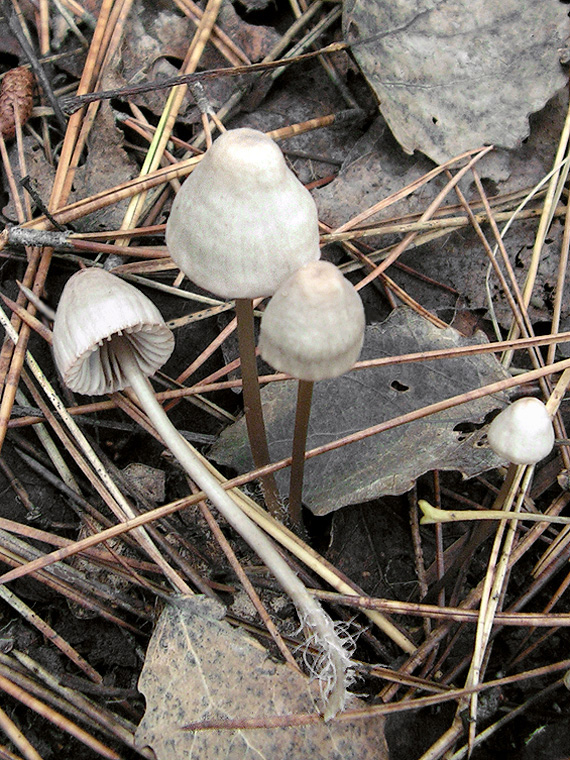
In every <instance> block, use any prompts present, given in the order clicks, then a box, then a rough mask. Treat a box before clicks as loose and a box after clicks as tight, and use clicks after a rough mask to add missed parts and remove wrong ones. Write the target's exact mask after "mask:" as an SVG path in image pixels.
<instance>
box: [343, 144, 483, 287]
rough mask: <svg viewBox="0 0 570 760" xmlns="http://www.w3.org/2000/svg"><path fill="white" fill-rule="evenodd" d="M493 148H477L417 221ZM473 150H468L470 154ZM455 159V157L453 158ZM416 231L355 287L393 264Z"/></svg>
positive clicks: (436, 207)
mask: <svg viewBox="0 0 570 760" xmlns="http://www.w3.org/2000/svg"><path fill="white" fill-rule="evenodd" d="M492 149H493V146H492V145H490V146H488V147H487V148H482V149H481V150H479V151H478V152H477V153H476V154H475V155H474V156H473V158H471V160H470V161H469V162H468V163H467V164H466V165H465V166H464V167H463V168H462V169H459V170H458V171H457V173H456V174H455V176H454V178H453V179H452V180H451V181H449V182H448V183H447V184H446V185H445V187H444V188H443V189H442V190H441V191H440V192H439V193H438V194H437V195H436V197H435V198H434V200H433V201H432V202H431V203H430V205H429V206H428V207H427V209H426V210H425V211H424V213H423V214H422V215H421V217H420V219H419V221H420V222H425V221H427V220H428V219H430V218H431V217H432V216H433V214H434V213H435V211H436V210H437V209H438V208H439V206H441V204H442V203H443V200H444V199H445V197H446V196H447V194H448V193H449V192H450V191H451V190H453V188H454V187H455V186H456V185H457V184H458V182H459V181H460V179H461V178H462V177H463V176H464V175H465V174H467V172H468V171H470V169H471V168H472V167H473V166H474V165H475V164H476V163H477V162H478V161H480V160H481V159H482V158H483V156H485V155H487V153H489V151H491V150H492ZM472 152H473V151H470V154H471V153H472ZM455 160H457V158H456V159H455ZM438 168H439V169H441V170H443V168H442V167H438ZM417 234H418V233H417V232H410V233H409V235H406V237H405V238H404V239H403V240H402V241H401V242H400V243H398V245H397V246H396V247H395V248H394V249H393V251H392V252H391V253H390V254H389V255H388V256H387V257H386V258H385V259H384V261H382V262H381V263H380V264H378V266H377V267H376V268H375V269H373V270H372V272H370V273H369V274H367V275H366V277H364V278H363V279H362V280H361V281H360V282H359V283H358V285H356V289H357V290H360V289H361V288H363V287H364V286H365V285H368V283H369V282H372V280H374V279H375V278H376V277H378V276H379V275H380V274H382V272H384V270H386V269H387V268H388V267H389V266H390V264H393V263H394V261H396V259H397V258H398V257H399V256H400V255H401V254H402V253H403V252H404V251H405V250H406V248H407V247H408V245H409V244H410V243H411V242H412V241H413V240H414V238H415V237H416V236H417Z"/></svg>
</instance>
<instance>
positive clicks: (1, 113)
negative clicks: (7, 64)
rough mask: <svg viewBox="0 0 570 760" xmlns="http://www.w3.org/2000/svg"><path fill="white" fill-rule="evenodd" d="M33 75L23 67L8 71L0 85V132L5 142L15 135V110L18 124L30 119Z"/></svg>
mask: <svg viewBox="0 0 570 760" xmlns="http://www.w3.org/2000/svg"><path fill="white" fill-rule="evenodd" d="M33 92H34V75H33V74H32V72H31V71H30V70H29V69H27V68H25V67H24V66H18V68H16V69H10V71H7V72H6V74H5V75H4V78H3V79H2V82H1V84H0V132H2V136H3V137H4V139H5V140H9V139H11V138H12V137H14V135H15V134H16V108H17V109H18V115H19V120H20V124H22V125H23V124H25V123H26V121H27V120H28V119H29V118H30V114H31V113H32V106H33Z"/></svg>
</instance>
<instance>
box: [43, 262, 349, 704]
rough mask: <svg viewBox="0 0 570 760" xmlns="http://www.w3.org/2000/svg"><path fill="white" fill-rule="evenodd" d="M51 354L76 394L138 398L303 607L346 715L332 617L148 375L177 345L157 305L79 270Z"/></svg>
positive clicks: (341, 652)
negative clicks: (181, 427)
mask: <svg viewBox="0 0 570 760" xmlns="http://www.w3.org/2000/svg"><path fill="white" fill-rule="evenodd" d="M53 348H54V356H55V360H56V364H57V367H58V369H59V371H60V373H61V375H62V377H63V380H64V382H65V383H66V385H68V387H69V388H70V389H71V390H72V391H75V392H77V393H83V394H89V395H91V394H93V395H99V394H103V393H112V392H114V391H119V390H122V389H124V388H126V387H130V388H132V390H133V391H134V392H135V394H136V396H137V398H138V400H139V403H140V405H141V407H142V408H143V409H144V411H145V412H146V414H147V415H148V417H149V419H150V420H151V422H152V424H153V425H154V427H155V428H156V430H157V432H158V433H159V435H160V436H161V438H162V440H163V441H164V443H165V444H166V446H167V447H168V448H169V449H170V451H171V452H172V454H173V455H174V456H175V457H176V459H177V460H178V462H179V463H180V464H181V466H182V467H183V468H184V470H185V471H186V472H187V473H188V475H189V476H190V477H191V478H192V480H193V481H194V482H195V483H196V485H197V486H198V487H199V488H200V489H201V490H203V491H204V492H205V493H206V495H207V496H208V498H209V499H210V500H211V501H212V503H213V504H214V505H215V506H216V507H217V509H218V510H219V511H220V512H221V514H222V515H223V516H224V517H225V518H226V520H227V521H228V522H229V523H230V525H231V526H232V527H233V528H234V529H235V530H236V531H237V532H238V533H239V534H240V535H241V536H242V538H243V539H244V540H245V541H247V543H248V544H249V545H250V546H251V548H252V549H253V550H254V551H255V552H256V553H257V554H258V556H259V557H260V558H261V559H262V560H263V562H264V563H265V564H266V565H267V567H268V568H269V569H270V570H271V572H272V573H273V574H274V575H275V577H276V578H277V580H278V581H279V583H280V584H281V585H282V587H283V589H284V590H285V591H286V592H287V594H289V596H290V597H291V599H292V600H293V602H294V603H295V606H296V607H297V610H298V613H299V617H300V619H301V622H302V624H303V626H304V627H306V628H307V629H308V630H309V631H310V634H311V643H312V644H313V645H315V646H316V647H317V648H318V649H319V651H320V654H321V655H322V661H323V666H322V667H323V670H326V672H325V673H324V674H323V673H321V674H317V675H318V676H319V677H323V678H329V677H330V683H331V689H330V692H329V694H328V696H327V699H326V706H325V717H326V718H330V717H332V716H333V715H334V714H336V713H337V712H338V711H339V710H341V709H342V707H343V705H344V700H345V696H346V685H347V681H348V677H349V676H348V673H349V656H348V654H347V653H346V651H345V649H344V647H343V643H342V641H341V639H340V637H339V636H338V634H337V632H336V630H335V627H334V624H333V622H332V620H331V619H330V617H329V616H328V615H327V614H326V613H325V612H324V610H323V609H322V607H321V606H320V604H319V603H318V601H317V600H316V599H315V598H314V597H313V596H311V595H310V594H309V592H308V591H307V589H306V588H305V586H304V585H303V583H302V582H301V581H300V580H299V579H298V577H297V576H296V575H295V573H294V572H293V571H292V570H291V568H290V567H289V565H288V564H287V563H286V562H285V560H284V559H283V558H282V557H281V555H280V554H279V552H278V551H277V549H276V547H275V546H274V544H273V542H272V541H271V540H270V539H269V538H268V537H267V536H266V535H265V533H263V532H262V531H261V530H260V529H259V528H258V527H257V525H255V523H253V522H252V521H251V520H250V519H249V517H247V516H246V515H245V514H244V513H243V512H242V511H241V509H240V508H239V506H238V505H237V504H236V502H235V501H234V500H233V499H232V498H231V496H230V495H229V494H228V493H227V492H226V491H225V490H224V489H223V488H222V486H221V485H220V483H219V482H218V481H217V480H216V478H215V477H214V476H213V475H212V473H211V472H209V471H208V469H207V468H206V467H205V466H204V464H203V463H202V462H201V461H200V459H199V458H198V455H197V454H196V452H195V451H194V449H193V448H192V446H191V445H190V444H189V443H188V442H187V441H186V440H185V439H184V438H183V437H182V436H181V435H180V433H179V432H178V431H177V430H176V428H175V427H174V425H173V424H172V423H171V422H170V420H169V419H168V417H167V415H166V413H165V411H164V409H163V408H162V406H161V405H160V404H159V403H158V401H157V400H156V397H155V395H154V391H153V389H152V386H151V385H150V382H149V380H148V375H150V374H153V373H154V372H156V371H157V370H158V369H159V367H160V366H161V365H162V364H163V363H164V362H165V361H166V360H167V359H168V357H169V356H170V354H171V352H172V350H173V348H174V338H173V335H172V333H171V331H170V330H169V328H168V327H167V326H166V325H165V323H164V321H163V319H162V317H161V315H160V312H159V311H158V309H157V308H156V307H155V306H154V304H153V303H152V302H151V301H150V300H149V299H148V298H147V297H146V296H145V295H143V294H142V293H141V292H140V291H138V290H137V289H136V288H134V287H133V286H132V285H130V284H129V283H126V282H124V281H123V280H121V279H119V278H118V277H116V276H115V275H112V274H110V273H109V272H106V271H105V270H103V269H95V268H93V269H87V270H81V271H79V272H77V273H76V274H74V275H73V276H72V277H71V278H70V279H69V281H68V282H67V284H66V286H65V288H64V291H63V293H62V296H61V299H60V302H59V306H58V309H57V312H56V317H55V322H54V329H53Z"/></svg>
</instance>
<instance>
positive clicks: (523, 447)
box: [487, 396, 554, 464]
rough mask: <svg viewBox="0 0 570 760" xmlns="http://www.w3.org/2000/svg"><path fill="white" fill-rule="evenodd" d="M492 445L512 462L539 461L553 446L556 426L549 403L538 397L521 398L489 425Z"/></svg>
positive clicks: (488, 432)
mask: <svg viewBox="0 0 570 760" xmlns="http://www.w3.org/2000/svg"><path fill="white" fill-rule="evenodd" d="M487 439H488V441H489V446H490V447H491V448H492V449H493V451H494V452H495V454H497V455H498V456H500V457H502V458H503V459H506V460H507V461H509V462H512V463H513V464H536V463H537V462H540V460H541V459H544V457H545V456H547V455H548V454H550V452H551V451H552V447H553V446H554V427H553V425H552V418H551V417H550V414H549V413H548V410H547V408H546V405H545V404H544V403H543V402H542V401H541V400H540V399H538V398H534V397H533V396H528V397H525V398H519V399H517V401H515V402H513V403H512V404H510V405H509V406H507V407H506V408H505V409H503V411H502V412H500V413H499V414H498V415H497V416H496V417H495V419H494V420H493V421H492V422H491V424H490V425H489V429H488V431H487Z"/></svg>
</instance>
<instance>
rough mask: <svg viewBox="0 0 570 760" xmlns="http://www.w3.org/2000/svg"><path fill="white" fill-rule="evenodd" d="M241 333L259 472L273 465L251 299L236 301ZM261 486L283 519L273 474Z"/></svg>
mask: <svg viewBox="0 0 570 760" xmlns="http://www.w3.org/2000/svg"><path fill="white" fill-rule="evenodd" d="M236 316H237V331H238V343H239V355H240V363H241V377H242V384H243V404H244V409H245V422H246V426H247V435H248V437H249V446H250V448H251V455H252V457H253V464H254V465H255V467H256V469H257V468H259V467H265V465H267V464H269V463H270V461H271V460H270V458H269V446H268V444H267V435H266V432H265V424H264V422H263V408H262V406H261V393H260V390H259V377H258V374H257V357H256V355H255V330H254V323H253V301H252V300H251V298H238V299H236ZM261 487H262V489H263V495H264V497H265V503H266V504H267V509H268V511H269V513H270V514H271V515H273V517H277V518H279V517H282V514H281V504H280V501H279V489H278V488H277V482H276V480H275V476H274V475H273V473H271V474H269V475H264V476H263V477H262V478H261Z"/></svg>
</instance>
